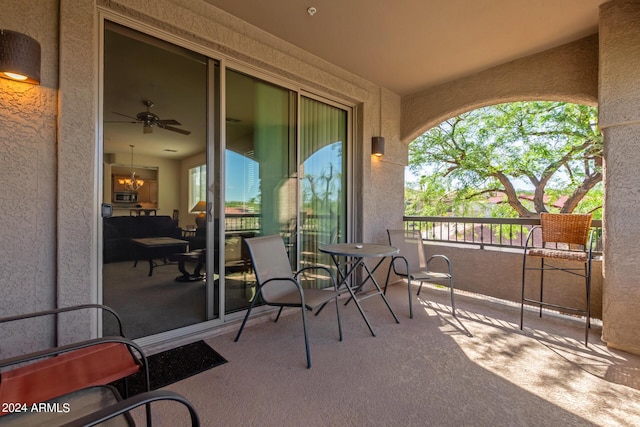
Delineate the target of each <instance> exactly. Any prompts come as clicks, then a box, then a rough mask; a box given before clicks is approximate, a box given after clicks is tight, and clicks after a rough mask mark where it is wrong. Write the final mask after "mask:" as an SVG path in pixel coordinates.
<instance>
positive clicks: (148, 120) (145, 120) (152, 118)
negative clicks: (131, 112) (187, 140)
mask: <svg viewBox="0 0 640 427" xmlns="http://www.w3.org/2000/svg"><path fill="white" fill-rule="evenodd" d="M142 103H143V104H144V105H145V106H146V107H147V111H142V112H140V113H138V114H136V116H135V117H132V116H128V115H126V114H122V113H118V112H115V111H114V112H113V114H117V115H119V116H123V117H127V118H129V119H132V120H135V121H134V122H131V123H142V133H152V132H153V127H154V126H157V127H159V128H160V129H165V130H170V131H172V132H178V133H181V134H183V135H189V134H190V133H191V132H190V131H188V130H184V129H179V128H176V127H173V126H182V124H181V123H180V122H179V121H177V120H174V119H167V120H161V119H160V117H158V116H157V115H156V114H154V113H152V112H151V111H149V109H150V108H151V107H153V102H152V101H149V100H148V99H146V100H144V101H142Z"/></svg>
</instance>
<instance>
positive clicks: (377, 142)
mask: <svg viewBox="0 0 640 427" xmlns="http://www.w3.org/2000/svg"><path fill="white" fill-rule="evenodd" d="M371 154H372V155H374V156H377V157H382V156H383V155H384V137H383V136H374V137H372V138H371Z"/></svg>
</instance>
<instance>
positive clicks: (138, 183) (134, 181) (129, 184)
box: [118, 145, 144, 191]
mask: <svg viewBox="0 0 640 427" xmlns="http://www.w3.org/2000/svg"><path fill="white" fill-rule="evenodd" d="M129 147H131V177H130V178H119V179H118V184H120V185H124V188H126V189H127V190H129V191H136V190H138V188H140V187H142V185H143V184H144V181H143V180H141V179H139V178H136V172H135V171H134V170H133V147H135V145H129Z"/></svg>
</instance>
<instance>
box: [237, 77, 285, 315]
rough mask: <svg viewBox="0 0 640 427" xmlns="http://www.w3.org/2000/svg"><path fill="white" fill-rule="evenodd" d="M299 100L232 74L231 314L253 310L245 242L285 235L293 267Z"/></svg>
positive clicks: (263, 83)
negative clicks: (272, 235)
mask: <svg viewBox="0 0 640 427" xmlns="http://www.w3.org/2000/svg"><path fill="white" fill-rule="evenodd" d="M295 113H296V95H295V93H294V92H292V91H290V90H287V89H285V88H282V87H278V86H275V85H273V84H270V83H267V82H265V81H262V80H259V79H257V78H254V77H251V76H248V75H246V74H242V73H240V72H237V71H234V70H227V72H226V114H227V117H226V151H225V210H224V215H225V234H224V236H225V237H224V239H225V245H224V280H225V306H226V312H227V313H229V312H234V311H238V310H243V309H246V308H248V306H249V303H250V300H251V298H252V296H253V291H254V287H253V283H254V278H253V275H252V273H251V266H250V259H249V254H248V253H247V249H246V245H244V243H243V240H244V239H246V238H249V237H253V236H257V235H271V234H280V235H282V236H283V237H285V239H286V242H285V243H286V247H287V248H288V250H289V251H290V253H289V258H290V259H291V260H292V264H293V266H295V262H296V259H297V253H296V244H295V232H293V231H294V230H295V227H296V206H297V197H296V194H297V189H296V179H295V165H296V161H295V159H296V156H295V147H296V132H295V131H296V128H295V117H296V114H295Z"/></svg>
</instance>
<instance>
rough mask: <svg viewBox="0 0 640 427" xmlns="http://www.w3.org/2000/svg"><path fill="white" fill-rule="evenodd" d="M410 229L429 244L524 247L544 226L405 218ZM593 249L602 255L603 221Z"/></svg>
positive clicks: (535, 221) (530, 221) (525, 221)
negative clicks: (531, 232) (536, 229)
mask: <svg viewBox="0 0 640 427" xmlns="http://www.w3.org/2000/svg"><path fill="white" fill-rule="evenodd" d="M403 221H404V226H405V229H407V230H421V231H422V237H423V239H424V240H426V241H433V242H446V243H460V244H469V245H476V246H479V248H480V249H484V248H485V247H487V246H490V247H501V248H504V247H507V248H519V249H521V248H524V244H525V241H526V239H527V235H528V234H529V230H531V228H532V227H533V226H535V225H540V219H539V218H472V217H439V216H405V217H403ZM591 228H592V229H593V239H594V244H593V250H594V252H597V253H601V252H602V221H601V220H595V219H594V220H593V221H592V222H591Z"/></svg>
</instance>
